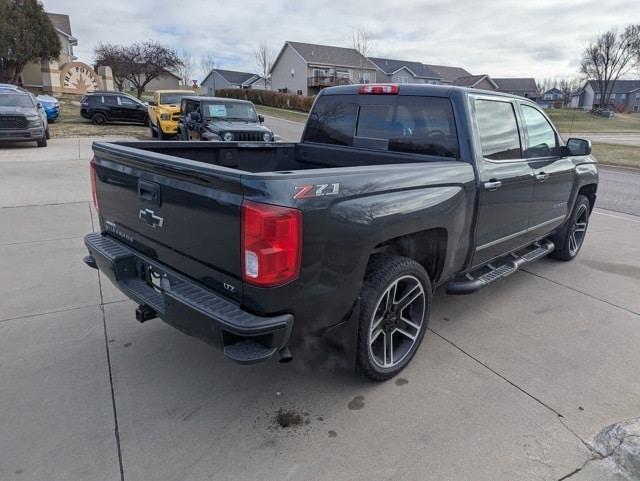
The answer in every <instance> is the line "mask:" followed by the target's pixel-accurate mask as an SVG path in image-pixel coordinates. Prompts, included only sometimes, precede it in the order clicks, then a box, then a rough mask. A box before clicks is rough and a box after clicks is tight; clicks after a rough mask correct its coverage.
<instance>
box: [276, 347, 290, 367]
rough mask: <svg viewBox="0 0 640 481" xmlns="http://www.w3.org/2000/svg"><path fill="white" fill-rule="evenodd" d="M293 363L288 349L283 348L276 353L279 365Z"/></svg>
mask: <svg viewBox="0 0 640 481" xmlns="http://www.w3.org/2000/svg"><path fill="white" fill-rule="evenodd" d="M291 361H293V356H292V355H291V351H290V350H289V348H288V347H286V346H285V347H283V348H282V349H280V350H279V351H278V362H279V363H281V364H285V363H287V362H291Z"/></svg>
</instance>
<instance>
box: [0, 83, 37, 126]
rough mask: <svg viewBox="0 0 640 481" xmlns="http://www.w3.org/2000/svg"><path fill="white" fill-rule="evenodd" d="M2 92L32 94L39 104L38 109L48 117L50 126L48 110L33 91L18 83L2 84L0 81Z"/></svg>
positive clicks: (0, 90)
mask: <svg viewBox="0 0 640 481" xmlns="http://www.w3.org/2000/svg"><path fill="white" fill-rule="evenodd" d="M0 92H22V93H25V94H29V95H31V97H32V98H33V101H34V102H35V103H36V104H37V106H38V110H39V111H40V113H41V114H42V115H43V116H45V117H47V128H48V121H49V116H48V114H47V111H46V109H45V108H44V105H43V104H42V103H41V102H40V101H39V100H38V99H37V97H36V96H35V95H33V94H32V93H31V92H29V91H28V90H25V89H23V88H22V87H18V86H17V85H14V84H2V83H0Z"/></svg>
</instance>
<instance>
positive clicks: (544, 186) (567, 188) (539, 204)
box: [519, 102, 575, 240]
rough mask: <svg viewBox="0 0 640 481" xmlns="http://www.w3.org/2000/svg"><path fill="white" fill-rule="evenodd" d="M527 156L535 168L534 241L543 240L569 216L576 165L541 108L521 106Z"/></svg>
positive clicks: (530, 218)
mask: <svg viewBox="0 0 640 481" xmlns="http://www.w3.org/2000/svg"><path fill="white" fill-rule="evenodd" d="M519 107H520V111H521V115H522V123H523V132H524V134H525V142H526V145H527V149H526V156H527V158H528V159H529V165H530V166H531V168H532V169H533V174H534V185H533V201H532V203H531V211H530V214H529V231H530V234H529V235H530V237H531V239H532V240H533V239H535V238H539V237H540V236H543V235H545V234H547V233H549V232H551V231H552V230H553V229H554V228H556V227H557V226H559V225H560V224H562V223H563V222H564V220H565V218H566V216H567V215H568V214H569V211H570V207H569V205H568V203H569V198H570V197H571V189H572V187H573V178H574V174H575V166H574V164H573V161H572V160H571V158H569V157H564V156H563V154H564V153H565V152H564V151H563V149H562V148H561V145H560V136H559V135H558V133H557V132H556V131H555V129H554V128H553V126H552V125H551V122H549V120H548V119H547V117H546V116H545V115H544V113H543V112H542V111H541V110H540V109H538V108H537V107H535V106H533V105H530V104H526V103H524V102H520V103H519Z"/></svg>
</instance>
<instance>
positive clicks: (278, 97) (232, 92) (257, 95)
mask: <svg viewBox="0 0 640 481" xmlns="http://www.w3.org/2000/svg"><path fill="white" fill-rule="evenodd" d="M216 96H218V97H227V98H231V99H241V100H250V101H251V102H253V103H254V104H257V105H266V106H268V107H276V108H279V109H287V110H298V111H300V112H309V110H311V105H312V104H313V99H314V97H312V96H306V95H292V94H285V93H282V92H273V91H271V90H251V89H220V90H216Z"/></svg>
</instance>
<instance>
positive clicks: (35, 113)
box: [0, 90, 49, 147]
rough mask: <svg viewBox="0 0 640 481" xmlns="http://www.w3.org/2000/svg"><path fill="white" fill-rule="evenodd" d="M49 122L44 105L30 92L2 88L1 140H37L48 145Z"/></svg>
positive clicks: (43, 144) (43, 145)
mask: <svg viewBox="0 0 640 481" xmlns="http://www.w3.org/2000/svg"><path fill="white" fill-rule="evenodd" d="M48 138H49V124H48V122H47V116H46V114H45V113H44V111H43V110H42V106H40V105H39V104H38V102H36V100H35V97H34V96H33V95H31V94H30V93H28V92H22V91H17V90H12V91H10V90H0V140H9V141H13V142H30V141H35V142H36V143H37V145H38V147H46V146H47V139H48Z"/></svg>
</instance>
